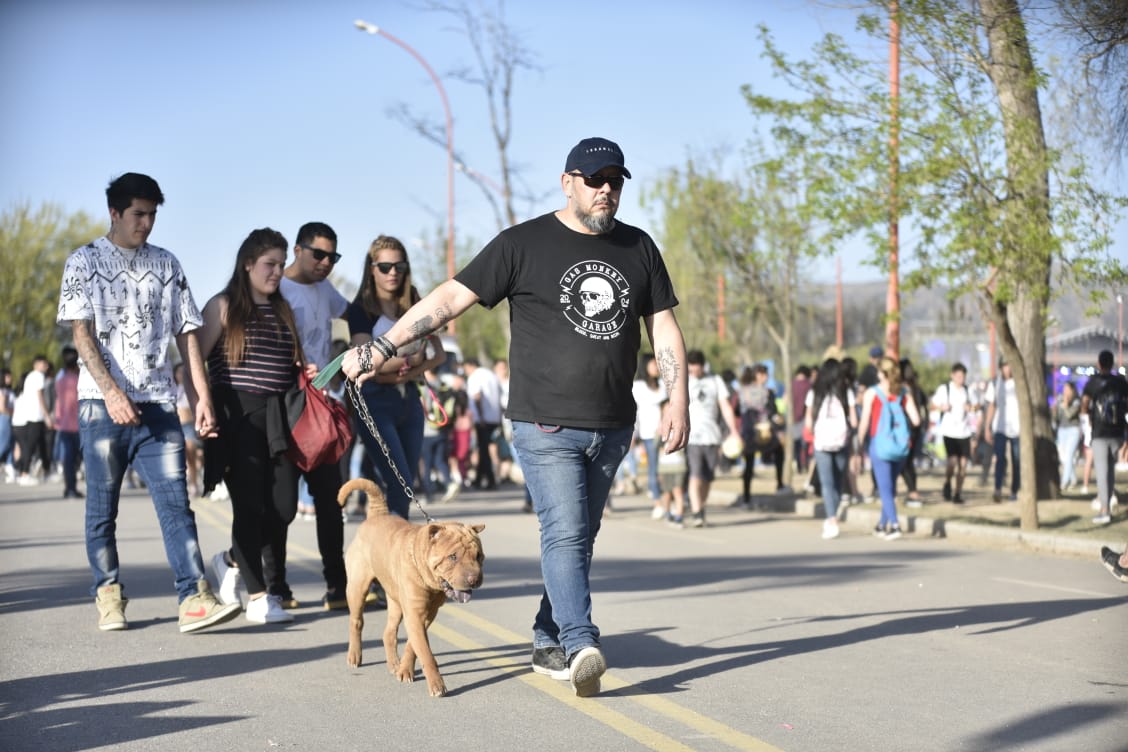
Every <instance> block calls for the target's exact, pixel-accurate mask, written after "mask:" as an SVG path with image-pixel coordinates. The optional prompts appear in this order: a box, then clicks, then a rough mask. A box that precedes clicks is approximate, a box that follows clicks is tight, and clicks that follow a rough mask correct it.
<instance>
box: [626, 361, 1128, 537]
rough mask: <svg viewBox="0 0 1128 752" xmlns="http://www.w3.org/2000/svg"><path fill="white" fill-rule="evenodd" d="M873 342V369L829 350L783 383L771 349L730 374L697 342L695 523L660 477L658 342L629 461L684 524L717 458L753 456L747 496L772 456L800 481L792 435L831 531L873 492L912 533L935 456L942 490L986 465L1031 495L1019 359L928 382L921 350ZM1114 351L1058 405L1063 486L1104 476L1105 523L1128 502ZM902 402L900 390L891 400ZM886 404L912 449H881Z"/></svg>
mask: <svg viewBox="0 0 1128 752" xmlns="http://www.w3.org/2000/svg"><path fill="white" fill-rule="evenodd" d="M869 356H870V359H869V362H868V363H867V364H866V365H865V366H864V367H862V368H861V369H860V370H859V369H858V365H857V362H856V361H855V360H854V359H853V358H850V357H847V356H845V354H844V353H842V352H841V351H839V350H838V348H831V349H830V350H828V353H827V357H826V358H825V360H823V362H822V363H820V364H818V365H812V366H806V365H803V366H800V367H799V368H797V369H796V370H795V372H794V374H793V378H792V379H791V381H790V383H789V384H788V385H786V386H782V385H780V384H779V383H778V382H776V383H775V384H773V383H772V382H771V378H770V373H769V369H768V367H767V366H766V365H765V364H763V363H757V364H754V365H751V366H747V367H744V368H743V369H741V372H740V375H739V376H737V375H736V374H735V373H734V372H733V371H732V370H727V369H726V370H724V371H722V372H721V374H720V375H712V374H711V373H706V372H705V370H704V356H703V355H702V354H701V353H700V351H695V350H690V352H689V364H690V380H689V386H690V416H691V425H692V429H691V434H690V442H689V443H690V446H689V448H688V451H689V454H688V459H687V461H686V462H685V463H683V465H684V467H685V474H684V476H685V477H684V481H683V488H682V489H680V491H681V494H683V495H684V498H688V499H689V501H690V507H691V513H692V517H691V518H690V520H689V521H688V523H687V522H686V521H684V520H683V518H682V515H681V512H680V511H678V508H675V507H671V504H672V503H673V501H674V497H673V495H672V492H670V491H669V490H664V489H663V486H662V484H661V483H660V481H659V478H660V475H659V474H660V473H661V471H662V468H663V463H662V460H661V459H658V460H657V461H655V459H654V458H652V456H651V447H652V446H653V445H654V441H655V440H654V438H653V428H652V426H653V418H652V417H650V416H652V415H653V414H655V411H656V410H657V406H658V405H660V403H661V400H662V393H661V388H660V385H658V384H657V383H656V382H655V380H654V378H653V375H652V374H651V373H650V371H649V364H650V363H651V362H652V356H649V355H644V357H643V359H642V361H641V362H640V365H639V372H638V379H637V380H636V382H635V389H634V396H635V400H636V402H637V405H638V415H639V417H638V422H637V425H636V431H637V434H636V441H637V443H638V445H639V448H638V449H637V450H636V452H637V454H638V457H637V459H636V460H635V461H634V462H633V463H632V462H627V463H624V467H627V466H630V467H632V468H634V469H632V470H631V472H630V473H628V475H629V474H632V473H633V474H637V472H638V470H637V467H638V466H639V465H641V464H642V462H645V463H646V468H647V473H648V482H647V484H646V487H647V490H648V492H649V495H650V497H651V499H652V500H653V501H654V507H653V514H652V516H653V517H654V519H656V520H661V519H665V520H667V521H668V522H669V523H670V524H672V525H675V526H684V525H685V524H690V525H691V526H693V527H702V526H704V525H705V516H704V501H705V499H706V498H707V494H708V487H709V484H710V483H711V482H712V480H713V478H714V475H715V472H716V470H717V468H718V467H727V465H728V464H730V463H736V464H737V465H738V466H739V470H740V475H741V481H742V493H741V494H740V496H739V498H738V501H739V502H740V503H742V504H744V505H745V506H748V507H752V506H754V504H755V501H754V497H753V495H752V494H751V491H750V487H751V481H752V478H753V477H754V475H755V469H756V467H757V466H758V465H761V466H764V467H766V468H770V469H769V470H768V472H771V469H774V480H775V488H776V490H777V491H778V492H791V490H792V489H791V488H790V487H788V486H786V485H785V483H784V462H785V451H784V446H785V442H790V444H791V448H792V457H793V461H794V473H795V475H796V477H798V478H799V479H800V480H799V482H798V484H797V485H799V487H800V490H801V491H812V492H816V493H819V494H821V495H822V497H823V501H824V504H825V512H826V521H825V523H824V526H823V531H822V534H823V537H824V538H834V537H837V535H838V533H839V531H838V524H837V521H838V516H839V513H840V511H841V510H842V509H843V508H844V507H845V506H847V505H849V504H851V503H861V502H864V501H867V500H871V501H873V500H880V502H881V508H882V516H881V520H880V522H879V523H878V529H877V530H876V531H875V533H876V534H878V535H880V536H881V537H884V538H887V539H891V540H895V539H896V538H898V537H900V535H901V530H900V527H899V524H898V518H897V514H896V498H897V485H898V483H903V484H904V491H905V495H904V504H905V505H906V506H908V507H920V506H922V505H923V504H924V503H925V502H924V500H923V498H922V497H921V495H920V492H919V490H918V488H917V468H918V466H921V465H923V464H926V463H927V464H928V465H929V466H932V464H933V463H941V464H942V465H943V471H944V482H943V487H942V491H941V494H942V496H943V499H944V500H945V501H948V502H952V503H954V504H963V503H965V493H966V492H965V484H966V482H967V479H968V474H969V472H970V470H971V468H973V467H976V466H978V468H979V469H980V485H984V486H985V485H988V484H989V483H990V482H991V480H992V479H993V486H992V489H993V490H992V492H991V499H992V500H993V501H994V502H995V503H1001V502H1003V501H1004V500H1007V501H1016V500H1017V494H1018V491H1019V488H1020V479H1021V473H1020V464H1019V449H1018V437H1019V433H1020V417H1019V407H1018V398H1017V395H1016V393H1015V383H1014V377H1013V374H1012V372H1011V369H1010V366H1009V365H1008V364H1007V363H1005V362H1000V363H999V369H998V374H997V376H996V377H995V378H993V379H989V380H984V381H980V382H978V383H972V382H970V381H969V379H968V369H967V366H966V365H964V364H963V363H959V362H957V363H954V364H953V365H952V367H951V370H950V373H949V376H948V378H947V380H945V381H944V382H942V383H940V384H938V385H936V386H935V388H931V389H928V390H926V389H925V388H924V387H923V386H922V385H921V384H920V383H919V378H918V375H917V371H916V369H915V368H914V367H913V364H912V362H911V361H910V360H909V359H900V360H893V359H891V358H887V357H885V356H884V352H883V350H882V349H881V348H880V347H874V348H873V349H871V350H870V353H869ZM1111 358H1112V354H1111V353H1110V352H1107V351H1106V352H1103V353H1101V355H1100V357H1099V359H1098V364H1097V366H1098V372H1097V374H1095V375H1094V376H1093V377H1091V378H1089V379H1088V380H1087V382H1086V383H1085V385H1084V392H1082V391H1080V390H1079V388H1078V386H1077V385H1076V384H1074V383H1073V382H1071V381H1066V382H1064V383H1063V385H1062V387H1061V389H1060V391H1059V392H1058V393H1057V394H1056V395H1055V396H1054V398H1053V406H1052V411H1051V412H1052V418H1053V424H1054V430H1055V435H1056V442H1057V448H1058V451H1059V460H1060V463H1061V467H1060V473H1061V476H1060V477H1061V488H1062V490H1063V491H1078V492H1080V493H1082V494H1086V495H1087V494H1089V493H1090V479H1091V478H1094V477H1095V479H1096V483H1095V491H1096V496H1095V498H1094V499H1093V502H1092V503H1093V509H1094V511H1096V512H1098V514H1097V515H1096V516H1095V517H1094V518H1093V523H1094V524H1098V525H1103V524H1108V523H1109V522H1110V521H1111V515H1112V513H1113V511H1114V510H1115V508H1116V507H1117V506H1118V499H1117V497H1116V492H1115V483H1114V480H1113V478H1114V471H1115V467H1116V465H1117V464H1119V465H1120V466H1121V467H1124V466H1125V464H1128V442H1125V440H1124V439H1125V436H1124V425H1125V423H1124V419H1123V413H1124V411H1125V408H1128V398H1124V399H1123V404H1121V403H1120V402H1118V400H1119V399H1120V398H1119V397H1117V396H1116V395H1119V394H1120V392H1121V391H1122V390H1123V389H1124V388H1125V384H1126V383H1128V382H1125V381H1124V378H1123V377H1122V376H1117V375H1116V374H1115V373H1114V372H1113V364H1112V360H1111ZM787 399H790V400H791V409H792V412H791V417H792V420H791V423H790V424H789V425H786V424H785V410H784V407H785V405H786V403H785V400H787ZM889 403H896V404H895V405H893V406H892V408H891V410H885V408H886V407H887V406H888V405H889ZM883 410H884V411H885V412H886V414H887V416H888V414H889V413H890V412H898V413H899V412H901V411H903V412H904V413H905V420H904V423H905V429H906V436H905V440H906V445H905V446H904V447H902V449H903V450H905V451H904V453H900V452H894V453H893V454H892V456H891V458H887V457H886V456H881V455H884V454H886V453H885V452H881V453H876V452H875V451H874V450H875V447H874V441H873V440H874V439H875V438H876V437H877V436H878V434H879V432H880V431H881V429H882V426H883V423H882V419H881V414H882V412H883ZM1106 416H1107V417H1106ZM1117 416H1120V417H1119V418H1118V417H1117ZM736 436H739V440H738V441H734V442H733V444H732V446H733V447H736V449H734V450H733V451H732V452H731V453H730V452H725V451H724V446H723V445H724V443H725V441H726V440H727V441H733V439H734V437H736ZM727 454H730V455H731V456H726V455H727ZM669 461H670V460H667V462H669ZM992 468H993V469H994V472H993V474H992V473H991V470H992ZM1008 475H1009V477H1008ZM867 478H868V482H867ZM1079 479H1081V480H1079ZM1008 481H1009V483H1008ZM863 489H868V493H864V492H863Z"/></svg>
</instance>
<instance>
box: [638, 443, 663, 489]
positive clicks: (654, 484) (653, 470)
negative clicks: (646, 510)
mask: <svg viewBox="0 0 1128 752" xmlns="http://www.w3.org/2000/svg"><path fill="white" fill-rule="evenodd" d="M642 446H643V447H644V448H645V449H646V486H647V489H648V490H649V491H650V499H651V501H658V499H660V498H662V486H661V485H660V484H659V483H658V449H659V447H658V439H643V440H642Z"/></svg>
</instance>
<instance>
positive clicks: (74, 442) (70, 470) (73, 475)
mask: <svg viewBox="0 0 1128 752" xmlns="http://www.w3.org/2000/svg"><path fill="white" fill-rule="evenodd" d="M55 446H56V447H57V449H58V452H57V453H58V454H59V455H61V456H60V457H59V461H60V462H62V463H63V493H64V494H74V493H77V492H78V457H79V455H78V452H79V446H80V442H79V439H78V431H56V432H55Z"/></svg>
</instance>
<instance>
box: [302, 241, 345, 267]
mask: <svg viewBox="0 0 1128 752" xmlns="http://www.w3.org/2000/svg"><path fill="white" fill-rule="evenodd" d="M302 248H305V249H306V250H307V251H309V252H310V253H312V254H313V257H314V258H315V259H316V260H318V261H324V260H325V259H329V263H330V264H335V263H337V262H338V261H340V260H341V254H339V253H337V252H336V251H323V250H321V249H320V248H313V247H311V246H308V245H303V246H302Z"/></svg>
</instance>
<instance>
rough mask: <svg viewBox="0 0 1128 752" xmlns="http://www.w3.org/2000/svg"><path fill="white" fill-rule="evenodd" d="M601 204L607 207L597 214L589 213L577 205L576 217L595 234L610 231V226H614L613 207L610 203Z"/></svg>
mask: <svg viewBox="0 0 1128 752" xmlns="http://www.w3.org/2000/svg"><path fill="white" fill-rule="evenodd" d="M603 206H606V207H607V211H604V212H599V213H598V214H594V213H593V214H589V213H587V212H585V211H584V210H583V209H581V208H579V207H578V206H577V207H576V219H578V220H580V224H582V225H583V226H584V227H586V228H587V229H589V230H591V231H592V232H594V233H595V234H596V235H603V234H604V233H608V232H611V228H613V227H614V226H615V207H614V206H613V205H612V204H611V203H607V204H604V205H603Z"/></svg>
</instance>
